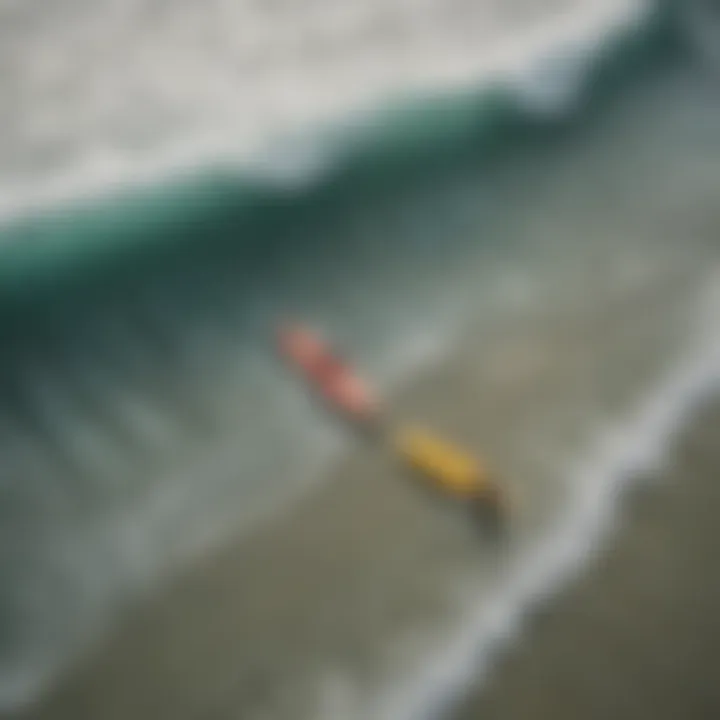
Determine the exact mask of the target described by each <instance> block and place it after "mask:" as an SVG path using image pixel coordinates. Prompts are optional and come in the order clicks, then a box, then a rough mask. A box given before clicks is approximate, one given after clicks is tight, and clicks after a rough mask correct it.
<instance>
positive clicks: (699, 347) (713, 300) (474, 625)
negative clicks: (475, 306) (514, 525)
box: [344, 279, 720, 720]
mask: <svg viewBox="0 0 720 720" xmlns="http://www.w3.org/2000/svg"><path fill="white" fill-rule="evenodd" d="M718 287H720V285H719V284H718V283H717V279H716V282H715V283H713V284H712V286H711V288H710V291H709V293H708V295H706V297H705V302H704V303H703V308H702V312H701V313H700V315H699V321H698V330H697V344H696V346H695V347H694V348H693V350H692V351H691V352H690V353H688V356H687V357H686V359H685V360H684V361H683V362H682V363H680V364H679V365H678V366H677V367H676V368H675V369H674V371H673V372H672V374H671V375H670V377H668V378H666V380H665V381H664V383H662V384H661V385H660V386H659V387H658V388H657V390H656V391H655V392H654V393H653V394H652V396H651V397H649V398H648V399H647V400H646V401H645V402H644V403H643V404H642V405H641V406H640V407H639V408H638V410H637V411H636V412H635V413H634V414H633V415H632V416H631V417H629V418H628V419H627V420H626V421H625V422H623V423H620V424H618V425H615V426H613V427H611V428H608V430H607V432H606V433H605V434H604V435H603V436H602V437H601V438H600V440H599V442H598V443H597V444H596V446H595V447H594V449H593V450H592V451H591V452H590V453H588V454H587V455H586V456H585V457H584V459H583V460H582V462H581V463H580V464H578V465H576V466H574V467H571V468H569V470H568V473H569V476H570V478H572V483H570V484H569V485H570V486H572V487H575V488H577V495H576V496H575V497H574V498H572V499H571V501H569V502H568V505H567V511H566V513H565V514H564V516H563V518H562V519H561V521H560V523H559V524H558V525H557V527H556V528H555V530H554V531H553V533H552V534H551V535H550V536H549V537H548V538H547V539H546V540H545V541H544V542H542V543H540V544H539V545H538V546H537V547H536V549H534V550H533V551H531V552H530V553H529V554H525V555H524V556H523V557H522V558H521V559H520V561H519V562H517V564H516V565H515V566H514V567H513V568H511V570H510V571H509V572H508V574H507V576H506V582H501V583H500V585H499V586H498V588H497V589H496V590H495V592H494V593H493V595H492V597H491V598H490V599H489V600H487V601H485V602H483V603H482V607H481V608H480V609H479V610H478V609H477V608H476V609H474V610H471V611H470V612H469V613H466V615H465V617H464V618H463V621H462V622H461V623H460V624H459V625H458V627H457V629H456V631H455V632H454V637H453V639H452V640H451V641H450V642H449V643H447V645H446V646H445V648H444V649H443V648H440V649H439V650H438V652H436V653H434V654H433V656H432V660H431V661H430V662H429V663H428V664H427V665H425V666H424V667H423V668H421V669H420V670H419V671H418V670H417V668H415V672H413V673H412V679H408V680H407V681H406V682H405V683H404V684H401V685H400V686H396V687H394V688H393V690H389V691H388V692H387V693H386V694H385V695H384V696H383V697H382V698H381V700H380V703H379V707H377V708H375V709H374V710H373V712H372V717H376V718H379V719H380V718H383V719H387V720H423V719H430V718H435V717H438V716H439V715H440V714H441V713H442V711H443V710H445V709H447V707H448V706H449V705H450V704H452V703H453V702H454V701H455V700H456V699H457V697H458V694H459V693H461V692H462V691H463V690H464V689H465V688H467V687H468V686H469V685H470V684H474V683H477V681H478V678H480V679H482V677H483V676H484V675H485V674H486V673H487V671H488V670H489V668H490V664H491V662H492V659H493V657H494V656H495V654H496V653H497V652H498V651H499V650H500V649H501V648H502V647H504V646H506V645H507V644H508V643H509V642H511V641H512V640H513V639H514V638H516V637H517V636H518V634H519V633H520V631H521V629H522V625H523V622H524V618H525V615H526V613H527V611H528V610H530V609H531V608H532V607H534V606H536V605H537V604H538V603H540V602H542V601H544V600H546V599H547V598H548V597H550V596H551V595H553V594H555V593H556V592H558V590H559V589H560V587H561V586H562V585H563V583H565V582H567V581H568V579H569V578H571V577H572V576H573V575H574V574H575V573H577V572H578V571H579V570H580V569H581V568H582V567H583V565H584V564H585V563H586V561H587V560H588V559H589V558H590V557H591V556H592V555H593V553H595V552H596V551H597V549H598V547H599V544H600V543H601V542H602V540H603V538H604V537H605V536H606V535H607V533H608V532H609V530H610V529H611V528H612V525H613V521H614V518H615V513H616V510H617V506H618V498H619V494H620V493H619V491H620V490H621V489H622V488H623V487H624V486H626V485H627V484H628V483H630V482H634V481H636V480H637V479H638V478H640V477H643V476H646V472H647V471H649V470H653V469H655V468H657V467H658V466H659V465H660V464H661V463H662V462H663V460H664V459H665V457H666V453H667V451H668V449H669V445H670V442H671V440H672V438H673V436H675V435H676V434H677V432H678V431H679V430H680V429H681V428H682V427H683V425H684V424H685V423H686V422H687V421H688V420H689V419H690V417H691V414H692V413H693V411H694V410H695V409H696V408H697V406H698V405H699V403H700V402H701V401H702V400H703V398H705V397H707V396H708V395H709V394H710V393H711V392H713V391H715V390H717V389H718V387H719V386H720V334H718V332H717V322H716V320H717V317H718V313H719V312H720V298H719V297H718V295H719V294H720V293H719V291H718ZM474 593H475V597H476V594H477V589H474ZM470 604H471V605H475V606H477V600H475V601H474V602H471V603H470ZM366 716H367V715H366V714H365V713H364V712H363V713H362V714H360V715H356V714H352V713H351V714H350V715H345V716H344V717H346V718H348V720H349V718H357V719H358V720H359V718H360V717H366Z"/></svg>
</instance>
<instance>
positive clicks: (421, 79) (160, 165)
mask: <svg viewBox="0 0 720 720" xmlns="http://www.w3.org/2000/svg"><path fill="white" fill-rule="evenodd" d="M562 4H564V5H565V7H564V9H563V10H562V11H561V10H559V9H557V8H553V9H552V10H548V11H547V12H546V13H545V15H544V18H543V20H542V21H539V20H537V19H535V20H534V21H533V22H529V21H527V22H523V21H522V19H521V20H517V21H515V20H513V21H512V22H510V21H508V20H507V19H505V20H497V19H496V18H495V14H498V15H502V12H500V11H499V10H493V7H494V5H493V3H492V2H490V1H489V0H488V2H487V10H488V16H487V18H485V20H484V21H483V23H481V24H480V25H478V26H477V27H476V28H474V31H475V32H476V41H475V42H473V43H471V44H468V43H467V42H460V41H459V40H458V38H457V37H456V35H457V33H459V32H463V31H467V27H465V26H464V25H463V22H462V19H461V18H456V17H455V15H454V12H455V11H454V10H452V9H446V10H445V11H443V13H444V14H442V22H438V23H437V24H435V25H434V26H432V27H428V28H425V30H422V27H423V24H422V22H421V20H422V18H423V17H425V16H428V17H434V16H433V15H432V13H433V12H435V13H436V14H437V12H439V10H438V8H437V7H435V5H437V3H429V4H428V3H426V5H428V7H425V6H424V5H423V4H422V3H418V2H410V3H407V7H405V6H403V5H402V4H399V5H398V7H397V8H395V10H394V11H395V12H396V13H397V14H398V18H399V20H400V21H401V25H402V28H403V33H404V34H403V38H404V40H403V42H402V43H400V44H401V45H402V48H401V49H400V50H398V49H397V48H395V49H392V48H393V47H394V46H392V45H391V46H390V49H388V48H386V47H385V46H384V45H381V46H376V45H377V42H379V41H375V40H374V39H373V37H372V36H369V37H367V38H365V39H364V40H363V38H364V36H363V35H362V32H361V30H362V28H363V27H364V25H367V23H368V22H369V21H368V19H367V18H364V16H363V17H359V18H355V19H354V20H353V22H357V23H358V30H357V32H358V33H360V40H362V42H360V40H357V38H356V39H355V40H357V42H355V44H354V45H353V44H352V43H350V45H349V46H348V49H347V51H346V50H343V51H342V53H344V54H342V56H341V57H340V56H339V57H338V58H335V60H333V61H332V62H331V63H330V65H331V69H332V71H331V72H330V68H328V72H330V75H328V73H327V72H325V71H322V72H321V71H319V70H318V69H317V68H316V67H314V65H313V63H312V62H310V61H307V65H308V67H304V66H303V64H302V63H300V65H298V64H297V59H293V57H292V46H293V43H291V42H289V41H288V49H285V50H283V49H282V48H276V51H277V53H280V54H279V55H278V57H277V58H274V60H273V62H274V63H276V64H277V63H278V62H280V60H281V59H282V57H283V53H287V54H289V56H288V58H287V59H286V62H285V66H286V70H285V71H284V72H279V71H278V74H277V77H274V76H273V77H272V78H270V79H267V81H266V82H265V83H258V84H257V87H253V86H247V87H245V86H244V85H243V84H242V83H233V82H232V81H231V80H232V78H233V77H235V76H234V74H233V72H234V71H233V70H232V68H231V67H228V68H225V67H224V66H223V65H222V63H218V58H209V57H205V58H203V63H207V64H210V65H211V66H212V69H213V73H212V74H211V75H210V76H209V77H206V75H208V72H209V71H208V68H205V67H204V65H203V64H201V65H200V66H199V67H198V68H196V70H197V73H196V74H197V76H193V75H192V73H191V74H190V75H188V76H185V77H184V78H183V85H182V88H180V89H178V88H175V86H174V85H173V86H172V87H167V85H168V83H169V84H170V85H172V82H175V83H176V82H177V80H176V79H175V80H173V78H176V75H177V73H176V72H175V69H174V68H173V67H172V66H170V67H165V66H164V65H163V64H162V63H163V62H169V60H168V59H167V58H165V59H163V57H164V56H163V53H161V52H160V50H158V54H159V58H158V57H156V56H155V55H154V54H151V56H150V57H149V58H147V63H148V64H147V66H145V65H143V66H142V67H140V68H136V67H135V66H134V65H133V62H134V61H133V59H132V58H128V57H127V54H126V53H125V52H124V51H123V49H122V48H115V51H116V52H117V53H119V54H121V55H123V57H124V60H123V63H124V64H125V65H127V69H125V68H124V67H122V65H123V64H122V63H119V61H118V63H119V67H114V66H113V67H112V68H111V69H112V71H113V76H112V77H111V80H113V81H114V82H116V83H117V87H114V86H113V82H106V81H105V80H102V82H101V83H100V80H99V79H98V78H97V77H95V74H92V73H91V74H90V75H89V76H88V79H87V80H86V82H87V88H86V94H87V95H88V97H87V98H85V100H84V101H83V102H87V103H88V109H87V113H88V114H89V120H86V122H91V121H92V122H93V123H96V122H99V121H98V120H97V118H95V114H97V112H100V111H99V110H97V109H93V108H94V104H95V103H96V102H97V101H96V99H95V98H96V96H97V95H98V93H100V91H101V90H102V92H103V93H105V94H106V95H107V94H108V93H109V94H110V95H111V96H112V95H114V94H117V95H118V97H121V98H122V97H124V95H123V93H126V94H127V93H129V97H127V98H125V102H126V103H127V104H128V105H129V106H130V107H131V108H132V107H133V103H132V100H133V95H132V93H133V92H136V91H137V92H140V91H142V92H143V93H150V94H151V95H152V93H153V92H156V93H157V96H158V97H157V98H156V99H157V100H158V101H162V102H165V103H167V104H169V105H170V106H171V107H172V106H173V103H174V102H176V103H179V107H180V108H181V109H182V108H185V110H184V112H186V113H190V111H189V110H188V108H187V107H185V106H190V107H192V108H193V112H197V113H201V115H202V117H201V118H200V120H198V121H197V122H195V121H194V122H193V123H191V124H190V125H189V126H188V127H184V126H183V127H184V129H182V131H181V130H179V129H175V130H173V128H172V127H171V126H168V128H167V132H165V133H163V134H162V138H163V139H162V141H160V140H158V141H157V143H155V144H154V145H153V146H152V147H151V148H146V147H143V148H141V149H140V150H133V149H129V148H127V147H125V146H123V144H122V143H120V142H116V141H113V136H112V132H111V130H112V127H114V125H113V123H116V122H117V117H118V114H119V115H120V116H122V113H109V114H108V113H107V112H106V110H107V109H104V110H103V112H105V113H106V114H108V118H107V120H106V122H107V127H106V128H103V127H102V126H100V127H99V128H97V130H96V132H95V133H94V134H93V135H89V137H88V139H87V140H83V139H82V138H75V139H74V140H73V142H75V143H76V144H77V145H78V147H77V149H76V152H75V155H74V156H73V158H72V160H71V161H68V162H65V163H64V164H63V165H62V167H61V166H58V167H56V168H54V169H51V168H47V169H46V170H45V171H43V172H41V173H39V174H33V175H28V176H27V179H26V180H21V179H19V177H8V178H6V179H5V180H0V220H2V219H5V220H7V219H13V218H17V217H19V216H22V215H26V214H28V213H33V212H38V211H41V210H43V209H45V208H48V207H52V206H56V205H59V204H61V203H64V202H67V201H74V200H83V199H88V198H97V197H101V196H105V195H108V194H111V193H114V192H117V191H119V190H122V189H124V188H129V187H138V186H142V185H145V184H150V183H155V182H158V181H161V180H164V179H167V178H168V177H170V176H172V175H175V174H177V173H181V172H185V171H190V170H194V169H196V168H197V167H198V166H200V165H202V166H208V165H213V164H219V165H223V164H230V165H232V166H233V167H241V166H242V167H244V168H246V169H247V171H248V172H249V173H250V174H252V175H255V176H257V177H259V178H260V179H263V180H266V181H271V182H274V183H278V184H280V185H282V186H287V187H289V188H294V187H297V186H298V184H302V183H306V182H311V181H312V180H313V179H314V178H315V177H317V175H318V174H321V173H322V172H324V170H325V168H327V166H328V165H329V164H331V163H332V162H333V161H334V159H333V158H334V154H335V152H336V148H333V147H327V145H326V142H327V140H328V138H330V137H333V133H330V132H329V131H328V128H331V127H335V128H340V127H342V126H343V125H345V126H347V127H346V130H345V131H344V132H345V133H349V134H351V135H352V133H353V132H356V131H357V129H358V122H357V119H358V118H361V117H367V118H372V117H373V116H374V115H375V113H376V111H377V110H378V109H381V108H382V107H384V106H385V105H386V104H387V102H388V100H389V99H391V98H392V99H397V98H398V97H403V96H405V95H409V94H420V95H422V94H426V93H435V92H437V91H445V90H450V91H455V90H467V89H472V88H476V87H481V86H483V85H484V84H490V83H492V82H496V81H501V82H506V83H508V84H509V86H510V87H511V88H513V87H514V88H515V89H516V90H517V92H518V96H519V97H520V98H521V99H523V100H524V102H525V105H526V107H527V109H528V110H530V111H538V112H547V111H549V110H550V111H553V112H556V111H559V110H560V109H561V108H562V107H566V109H567V110H570V106H571V104H572V98H573V97H574V96H575V95H576V90H577V89H578V87H579V86H580V84H581V81H582V75H583V72H582V70H583V69H584V67H585V64H586V62H587V58H588V56H589V55H592V54H593V52H594V51H595V50H597V46H598V45H599V44H600V43H602V42H604V41H605V40H606V39H607V37H608V35H610V34H613V33H615V32H620V31H626V30H628V29H631V28H632V27H634V26H635V25H636V24H639V23H641V22H642V21H643V20H644V19H645V18H646V16H647V12H648V11H649V9H650V7H651V5H652V3H650V2H649V1H648V0H598V1H596V0H572V2H564V3H562ZM246 10H247V8H246ZM325 10H328V8H325ZM108 12H110V10H108ZM218 12H220V11H218ZM248 12H250V11H249V10H248ZM377 12H380V11H379V10H377ZM128 13H129V14H132V13H131V11H130V10H128ZM220 14H222V13H220ZM318 14H320V15H321V14H322V13H318ZM205 15H206V16H207V17H208V18H212V17H213V13H211V12H210V11H209V10H208V12H207V13H205ZM360 15H363V13H360ZM370 15H372V13H370ZM233 17H234V16H233ZM370 19H371V18H370ZM426 19H427V18H426ZM203 22H210V21H209V20H208V21H206V20H205V18H203ZM233 22H235V23H237V22H238V18H235V17H234V19H233ZM493 23H494V24H493ZM251 24H252V23H251ZM95 25H97V26H98V27H97V28H95V27H94V26H93V27H94V30H93V33H95V32H96V31H97V32H99V31H100V29H101V28H100V25H101V23H100V21H99V20H98V22H96V23H95ZM443 25H446V26H447V27H443ZM495 25H497V27H495ZM257 29H258V28H254V31H255V30H257ZM493 31H494V32H493ZM78 32H80V30H78ZM167 32H168V38H164V36H163V35H162V33H161V34H160V35H158V36H157V44H158V47H159V48H164V50H163V52H166V53H169V54H170V59H172V54H173V53H175V52H177V48H176V47H175V46H174V43H176V42H177V38H174V37H173V33H174V32H175V30H174V29H172V28H170V29H168V30H167ZM268 32H270V31H268ZM278 32H279V31H278ZM338 32H339V31H338ZM363 32H364V31H363ZM260 35H262V34H260ZM271 35H272V33H270V35H268V37H270V36H271ZM281 35H282V33H279V35H278V37H280V36H281ZM405 35H407V37H405ZM426 35H427V37H425V36H426ZM100 37H102V35H100ZM36 39H37V38H36ZM71 39H72V38H71ZM50 40H52V41H53V43H56V42H60V41H56V40H55V38H53V37H50V38H49V40H48V41H50ZM276 40H277V38H276ZM88 42H89V41H88ZM116 42H119V41H116ZM267 42H270V40H269V39H268V40H267ZM93 43H96V40H94V41H93ZM164 43H165V44H166V45H167V47H165V44H164ZM363 43H364V44H363ZM403 43H407V47H405V46H404V45H403ZM295 44H297V42H295ZM273 47H275V46H274V45H273ZM403 48H404V49H403ZM61 50H62V48H60V47H55V48H54V50H52V51H50V50H48V52H50V53H51V56H52V57H54V55H53V53H55V54H60V52H61ZM227 51H228V52H232V53H235V54H237V53H238V52H239V49H238V48H236V47H232V48H228V49H227ZM148 52H149V51H148ZM218 52H219V51H218ZM388 53H390V54H388ZM403 53H404V54H406V55H408V57H409V58H411V59H412V62H408V63H407V65H405V64H404V63H400V60H401V59H402V57H403V56H404V55H403ZM64 54H66V53H64ZM140 59H142V58H140ZM235 60H237V58H233V55H230V56H229V57H228V58H227V61H228V64H229V66H231V65H232V62H234V61H235ZM370 61H372V62H370ZM28 62H29V61H28ZM137 62H140V60H137ZM155 64H157V67H155ZM215 65H219V66H218V67H215ZM280 65H282V62H280ZM374 65H377V66H378V67H377V68H375V70H374V71H373V72H371V71H370V70H371V66H374ZM398 67H402V68H404V69H402V70H398ZM77 72H80V70H79V69H78V70H77ZM82 72H90V71H89V70H85V69H83V70H82ZM221 72H225V74H226V75H228V77H226V78H224V80H223V81H222V83H220V86H219V88H218V90H217V92H214V94H212V95H211V96H209V97H206V94H207V92H208V90H207V86H208V85H209V84H212V83H211V80H214V79H215V78H216V77H217V75H218V73H221ZM153 73H156V74H157V73H159V78H160V79H156V80H154V81H153V82H157V83H158V85H157V87H156V86H154V85H152V83H151V82H150V80H148V81H147V82H148V83H150V84H149V85H148V86H147V88H146V87H145V86H144V85H143V83H144V82H145V80H144V78H143V76H144V75H150V76H151V75H152V74H153ZM333 73H335V75H333ZM338 73H339V74H338ZM115 75H117V77H115ZM126 75H127V77H126ZM135 75H137V76H138V77H135ZM388 77H392V82H391V83H390V85H388V82H389V81H388ZM171 81H172V82H171ZM97 83H100V85H99V86H98V87H95V85H94V84H97ZM138 84H139V85H138ZM136 85H138V87H139V88H140V90H138V89H137V88H136V87H135V86H136ZM126 86H127V87H126ZM171 90H173V92H174V90H177V91H178V92H180V90H181V91H182V92H181V96H182V97H181V98H180V99H177V98H174V94H173V92H171ZM253 93H256V94H257V93H261V95H257V97H256V96H255V95H253ZM265 95H267V96H268V97H267V98H266V97H265ZM270 96H272V97H270ZM295 96H299V97H298V98H297V101H295V100H293V102H290V100H289V99H288V98H290V99H292V98H295ZM273 98H274V99H273ZM181 101H182V102H181ZM271 101H272V102H271ZM113 102H119V101H115V100H113ZM268 103H270V105H272V103H276V104H277V103H280V104H281V106H279V107H278V108H276V109H275V110H274V111H273V113H274V116H276V119H275V120H274V121H272V122H270V121H269V120H268V119H267V118H266V117H265V116H264V115H263V113H264V112H265V111H264V110H263V109H262V108H264V106H265V105H267V104H268ZM283 103H285V105H287V106H285V105H283ZM288 103H289V104H288ZM101 109H102V108H101ZM256 109H257V110H256ZM67 112H70V111H69V110H67ZM72 112H73V113H74V112H76V111H75V109H74V108H73V110H72ZM77 112H80V110H78V111H77ZM83 112H84V111H83ZM123 112H125V111H123ZM53 113H60V110H59V109H58V108H54V107H50V106H48V107H47V108H44V109H43V108H41V107H38V108H36V109H35V111H34V112H33V113H32V115H33V117H44V116H45V115H47V116H48V117H47V118H45V120H43V122H45V123H46V124H47V123H50V124H52V122H51V118H52V116H53ZM253 113H255V114H256V115H257V117H255V116H254V115H253ZM273 113H271V115H272V114H273ZM62 117H63V118H64V120H63V122H62V123H61V122H60V118H59V119H58V120H57V122H58V123H59V124H58V128H61V129H52V128H51V129H49V130H48V129H45V130H43V131H42V132H40V131H38V132H40V136H42V137H44V135H43V133H45V134H47V133H49V136H50V137H52V136H53V134H57V133H60V134H62V133H66V134H68V143H69V142H70V140H69V138H70V135H71V134H72V133H76V134H77V132H79V131H78V130H75V129H73V127H72V123H71V122H70V121H71V120H72V119H73V118H74V117H75V116H74V115H73V114H72V113H71V115H70V116H69V117H65V116H62ZM101 117H104V115H102V113H101ZM130 119H132V118H130ZM350 121H352V122H350ZM359 124H360V125H361V126H362V125H363V124H364V123H363V121H360V123H359ZM350 126H352V127H353V128H354V130H352V129H350ZM338 133H339V135H340V136H341V135H343V133H342V132H340V131H339V130H338ZM334 137H335V138H336V140H338V137H339V136H338V134H335V135H334ZM166 138H169V139H166ZM345 140H348V141H351V140H352V137H350V138H345ZM28 142H30V141H28Z"/></svg>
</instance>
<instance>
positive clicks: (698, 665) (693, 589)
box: [453, 398, 720, 720]
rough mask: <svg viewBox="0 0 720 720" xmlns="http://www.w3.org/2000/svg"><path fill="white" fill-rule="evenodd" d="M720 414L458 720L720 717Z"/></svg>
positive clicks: (705, 412)
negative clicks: (719, 560)
mask: <svg viewBox="0 0 720 720" xmlns="http://www.w3.org/2000/svg"><path fill="white" fill-rule="evenodd" d="M719 468H720V402H718V400H717V398H715V399H714V400H712V401H710V400H709V399H708V402H707V406H706V407H704V408H703V409H702V411H700V412H698V413H697V415H696V417H695V419H694V421H693V422H692V423H691V424H690V426H689V427H688V428H686V429H685V431H684V432H683V434H682V437H681V438H680V439H679V440H678V441H677V443H676V445H675V449H674V451H673V453H672V463H671V466H670V467H668V468H667V469H666V470H665V471H664V472H663V473H661V474H660V475H659V476H658V477H655V478H652V480H653V482H652V485H651V486H650V487H649V488H643V489H638V491H637V492H636V493H635V494H634V497H632V499H631V502H629V503H628V504H627V505H626V507H625V512H624V514H623V518H622V527H621V529H620V530H619V532H617V533H616V534H615V536H614V537H613V539H612V542H611V543H610V545H609V547H607V549H606V550H605V551H604V552H603V554H602V556H601V557H600V558H599V559H598V561H597V562H596V563H594V565H593V566H591V567H590V568H588V569H587V571H586V572H585V573H584V574H583V576H582V578H580V579H579V580H578V581H577V582H575V583H573V585H572V587H570V588H568V589H567V590H566V591H565V592H564V593H562V595H561V596H560V597H559V598H558V599H556V600H555V601H553V602H552V603H550V604H549V605H548V606H547V607H546V608H545V609H544V610H543V611H542V612H541V613H538V614H537V615H536V617H535V618H534V619H533V620H532V621H531V622H529V623H528V632H527V633H526V634H525V636H524V638H523V640H522V642H521V643H520V644H518V645H517V646H516V647H514V648H512V649H511V650H510V651H509V652H508V653H507V654H506V657H505V658H504V660H503V661H502V662H500V663H498V665H496V667H495V671H494V672H493V674H492V676H491V677H490V678H489V682H488V683H487V684H486V685H484V686H483V688H482V692H479V691H478V692H476V693H475V694H474V696H472V697H471V698H469V699H468V700H467V701H466V702H465V703H464V705H463V707H461V708H460V709H459V710H458V712H457V713H456V714H454V715H453V717H454V718H455V719H456V720H465V719H467V720H469V719H470V718H484V720H493V719H494V718H503V719H504V720H524V719H526V718H527V719H530V718H533V719H536V718H553V720H566V719H567V720H570V719H571V718H572V719H573V720H574V719H575V718H583V719H584V720H594V719H595V718H598V719H600V718H603V719H604V718H614V719H616V720H625V719H626V718H627V719H628V720H629V719H630V718H632V719H633V720H637V719H638V718H653V720H665V719H666V718H667V720H675V719H676V718H688V719H690V718H693V719H694V718H698V719H699V718H713V717H718V716H720V687H718V684H717V667H718V663H717V658H718V654H719V653H720V615H718V607H720V573H718V563H717V557H718V547H720V526H719V525H718V514H719V513H720V482H718V477H719V476H718V469H719Z"/></svg>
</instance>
